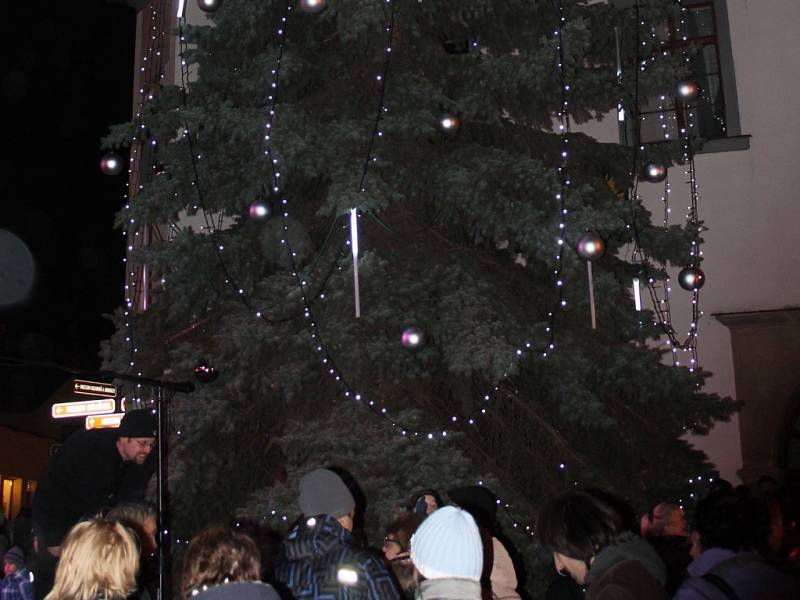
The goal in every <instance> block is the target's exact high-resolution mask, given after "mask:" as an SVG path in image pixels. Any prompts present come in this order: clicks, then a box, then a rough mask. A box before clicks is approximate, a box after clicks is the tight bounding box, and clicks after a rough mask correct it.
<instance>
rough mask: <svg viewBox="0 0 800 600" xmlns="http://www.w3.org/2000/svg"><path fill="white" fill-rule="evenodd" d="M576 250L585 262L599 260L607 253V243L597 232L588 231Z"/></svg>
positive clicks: (579, 241)
mask: <svg viewBox="0 0 800 600" xmlns="http://www.w3.org/2000/svg"><path fill="white" fill-rule="evenodd" d="M575 250H576V252H577V253H578V256H580V257H581V258H582V259H583V260H599V259H601V258H603V255H604V254H605V253H606V243H605V241H603V238H601V237H600V235H599V234H598V233H597V232H596V231H587V232H585V233H584V234H583V235H581V237H579V238H578V244H577V245H576V247H575Z"/></svg>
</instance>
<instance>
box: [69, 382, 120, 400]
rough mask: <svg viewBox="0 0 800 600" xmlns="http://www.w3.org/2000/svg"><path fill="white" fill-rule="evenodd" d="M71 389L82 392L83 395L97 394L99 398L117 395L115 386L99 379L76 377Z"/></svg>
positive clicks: (77, 392)
mask: <svg viewBox="0 0 800 600" xmlns="http://www.w3.org/2000/svg"><path fill="white" fill-rule="evenodd" d="M73 389H74V390H75V393H76V394H83V395H84V396H99V397H101V398H116V397H117V386H115V385H112V384H110V383H102V382H101V381H86V380H84V379H76V380H75V381H74V383H73Z"/></svg>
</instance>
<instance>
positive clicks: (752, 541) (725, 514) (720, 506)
mask: <svg viewBox="0 0 800 600" xmlns="http://www.w3.org/2000/svg"><path fill="white" fill-rule="evenodd" d="M693 528H694V529H695V530H696V531H697V533H698V535H699V536H700V546H701V547H702V549H703V550H708V549H710V548H726V549H728V550H733V551H734V552H739V551H741V550H750V549H754V548H757V547H759V546H761V545H762V544H763V542H764V540H765V539H766V537H767V535H768V532H769V513H768V511H767V510H766V509H765V507H764V505H763V504H762V503H761V502H759V501H758V499H756V498H753V497H750V496H738V495H736V494H712V495H711V496H708V497H707V498H704V499H703V500H701V501H700V502H699V503H698V504H697V510H696V511H695V513H694V520H693Z"/></svg>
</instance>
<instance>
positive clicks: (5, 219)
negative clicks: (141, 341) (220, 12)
mask: <svg viewBox="0 0 800 600" xmlns="http://www.w3.org/2000/svg"><path fill="white" fill-rule="evenodd" d="M0 22H1V23H2V24H0V27H1V28H2V45H3V51H2V53H1V54H0V102H2V115H3V129H2V134H0V135H1V136H2V139H3V155H4V156H5V158H3V159H2V160H0V169H2V171H1V172H2V176H0V206H2V207H3V210H2V212H1V213H0V229H6V230H9V231H11V232H13V233H15V234H16V235H18V236H19V237H20V238H22V239H23V240H24V242H25V243H26V244H27V245H28V247H29V248H30V250H31V252H32V253H33V256H34V259H35V261H36V269H37V274H36V283H35V287H34V289H33V292H32V293H31V295H30V296H29V297H28V299H27V300H25V301H24V302H22V303H20V304H18V305H16V306H14V307H11V308H9V307H0V355H4V356H13V357H16V358H24V359H28V360H36V361H49V362H56V363H60V364H66V365H70V366H76V367H79V368H83V369H96V368H98V367H99V366H100V365H99V358H98V356H97V354H98V352H99V348H100V340H102V339H105V338H107V337H109V336H110V335H111V333H112V331H113V328H112V326H111V323H110V322H109V321H108V320H107V319H104V318H103V314H104V313H105V314H109V313H111V312H113V311H114V309H115V308H116V307H118V306H120V305H121V304H122V302H123V274H124V272H123V263H122V258H123V256H124V240H123V236H122V233H121V232H120V231H119V230H115V229H114V228H113V219H114V214H115V213H116V211H117V210H119V208H120V207H121V206H122V204H123V194H124V193H125V182H126V175H125V172H123V174H121V175H119V176H117V177H113V178H112V177H108V176H106V175H103V174H102V173H101V172H100V171H99V168H98V161H99V158H100V154H101V153H100V138H101V136H103V135H104V134H105V133H106V132H107V129H108V126H109V124H113V123H120V122H124V121H127V120H129V119H130V116H131V107H132V98H133V95H132V87H133V60H134V39H135V28H136V13H135V11H134V10H133V9H132V8H129V7H127V6H125V4H124V3H122V2H110V1H104V0H81V1H80V2H9V3H5V4H4V5H3V17H2V19H0ZM66 379H68V376H67V375H65V374H63V373H58V372H56V371H49V370H44V369H25V370H15V369H9V368H7V367H5V366H3V362H2V361H0V413H4V412H27V411H29V410H32V409H34V408H36V407H37V406H39V405H40V404H42V403H43V402H45V401H46V400H47V399H48V397H49V396H50V394H51V393H52V392H53V391H54V390H55V389H56V388H57V387H58V386H59V385H60V384H61V383H63V382H64V381H65V380H66Z"/></svg>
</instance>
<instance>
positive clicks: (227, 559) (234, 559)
mask: <svg viewBox="0 0 800 600" xmlns="http://www.w3.org/2000/svg"><path fill="white" fill-rule="evenodd" d="M260 573H261V556H260V554H259V551H258V546H256V543H255V542H254V541H253V539H252V538H251V537H250V536H249V535H247V534H245V533H241V532H238V531H231V530H230V529H228V528H227V527H222V526H220V525H215V526H212V527H209V528H207V529H204V530H203V531H201V532H200V533H198V534H197V535H196V536H195V537H194V538H192V541H191V542H189V547H188V548H187V549H186V554H185V555H184V557H183V572H182V576H181V591H182V593H183V597H184V598H188V597H190V596H191V595H192V592H193V591H195V590H200V589H201V588H202V587H203V586H212V585H219V584H220V583H226V582H235V581H258V580H259V577H260Z"/></svg>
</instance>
